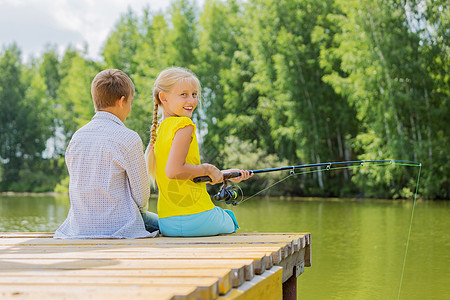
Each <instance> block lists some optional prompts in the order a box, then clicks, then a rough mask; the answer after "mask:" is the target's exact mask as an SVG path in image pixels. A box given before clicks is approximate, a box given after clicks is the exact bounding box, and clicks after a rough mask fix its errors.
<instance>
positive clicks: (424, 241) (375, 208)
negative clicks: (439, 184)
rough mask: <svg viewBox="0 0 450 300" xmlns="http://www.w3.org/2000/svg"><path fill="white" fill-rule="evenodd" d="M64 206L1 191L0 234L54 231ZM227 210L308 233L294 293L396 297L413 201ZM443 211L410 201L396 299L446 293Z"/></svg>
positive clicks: (245, 227)
mask: <svg viewBox="0 0 450 300" xmlns="http://www.w3.org/2000/svg"><path fill="white" fill-rule="evenodd" d="M150 208H151V210H154V209H155V205H154V201H152V202H151V206H150ZM68 209H69V200H68V199H67V198H65V197H51V196H46V197H13V196H0V232H1V231H9V232H11V231H41V232H42V231H44V232H47V231H54V230H55V229H56V228H57V227H58V225H59V224H60V223H61V222H62V221H63V220H64V219H65V217H66V215H67V211H68ZM231 209H232V210H233V211H234V212H235V214H236V217H237V219H238V221H239V225H240V226H241V229H240V231H241V232H311V235H312V267H311V268H306V269H305V273H304V274H302V275H301V276H300V277H299V280H298V293H299V299H358V300H364V299H367V300H369V299H370V300H372V299H397V297H398V292H399V285H400V277H401V272H402V265H403V259H404V254H405V245H406V239H407V236H408V230H409V225H410V217H411V210H412V201H402V202H393V201H381V200H378V201H359V202H355V201H350V200H349V201H345V200H340V201H332V199H314V200H313V201H307V200H302V201H293V200H291V201H289V200H279V199H251V200H249V201H247V202H245V203H243V204H242V205H239V206H236V207H231ZM449 216H450V203H448V202H418V203H417V204H416V208H415V215H414V221H413V224H412V231H411V239H410V243H409V249H408V255H407V260H406V267H405V274H404V278H403V284H402V289H401V294H400V299H450V234H449V229H450V218H449Z"/></svg>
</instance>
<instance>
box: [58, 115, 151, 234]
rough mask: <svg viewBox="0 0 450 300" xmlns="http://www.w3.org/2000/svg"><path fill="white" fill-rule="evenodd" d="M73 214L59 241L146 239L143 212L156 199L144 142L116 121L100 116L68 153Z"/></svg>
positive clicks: (75, 139) (80, 133)
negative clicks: (150, 199)
mask: <svg viewBox="0 0 450 300" xmlns="http://www.w3.org/2000/svg"><path fill="white" fill-rule="evenodd" d="M65 159H66V164H67V169H68V170H69V175H70V183H69V197H70V210H69V214H68V216H67V219H66V220H65V221H64V223H63V224H62V225H61V226H60V227H59V228H58V230H57V231H56V232H55V235H54V237H55V238H63V239H64V238H72V239H75V238H80V239H85V238H142V237H152V236H155V235H156V233H157V232H155V233H153V234H151V233H149V232H147V231H146V230H145V227H144V222H143V220H142V217H141V215H140V210H144V209H145V207H146V205H147V201H148V198H149V197H150V183H149V180H148V175H147V170H146V165H145V160H144V152H143V145H142V140H141V138H140V137H139V135H138V134H137V133H136V132H134V131H133V130H131V129H128V128H127V127H126V126H125V125H124V124H123V122H122V121H121V120H120V119H119V118H118V117H116V116H115V115H113V114H111V113H108V112H104V111H99V112H97V113H96V114H95V115H94V117H93V118H92V120H91V121H90V122H89V123H88V124H86V125H85V126H83V127H82V128H80V129H79V130H78V131H77V132H75V134H74V135H73V137H72V140H71V141H70V143H69V146H68V147H67V149H66V157H65Z"/></svg>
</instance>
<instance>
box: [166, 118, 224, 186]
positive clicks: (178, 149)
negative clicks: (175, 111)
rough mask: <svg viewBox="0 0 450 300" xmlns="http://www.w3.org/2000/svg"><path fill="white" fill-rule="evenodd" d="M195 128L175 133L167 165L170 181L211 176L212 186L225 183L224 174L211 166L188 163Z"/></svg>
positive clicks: (191, 127)
mask: <svg viewBox="0 0 450 300" xmlns="http://www.w3.org/2000/svg"><path fill="white" fill-rule="evenodd" d="M193 131H194V127H193V126H186V127H183V128H180V129H178V130H177V132H176V133H175V136H174V138H173V142H172V147H171V148H170V152H169V158H168V160H167V165H166V175H167V177H168V178H169V179H193V178H194V177H199V176H209V177H210V178H211V179H212V180H211V182H210V183H211V184H216V183H219V182H222V181H223V176H222V172H220V170H219V169H217V168H216V167H215V166H213V165H210V164H201V165H191V164H187V163H186V156H187V154H188V152H189V146H190V144H191V140H192V137H191V136H192V132H193Z"/></svg>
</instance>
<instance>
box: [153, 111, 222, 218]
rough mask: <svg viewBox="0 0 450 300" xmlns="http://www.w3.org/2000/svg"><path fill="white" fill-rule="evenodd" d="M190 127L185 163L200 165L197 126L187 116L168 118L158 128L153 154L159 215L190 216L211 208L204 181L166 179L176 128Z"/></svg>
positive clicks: (163, 216)
mask: <svg viewBox="0 0 450 300" xmlns="http://www.w3.org/2000/svg"><path fill="white" fill-rule="evenodd" d="M186 126H193V127H194V131H193V132H192V141H191V144H190V146H189V151H188V154H187V156H186V163H188V164H191V165H200V164H201V162H200V153H199V148H198V143H197V136H196V135H195V129H196V126H195V124H194V123H193V122H192V120H191V119H189V118H187V117H169V118H166V119H164V120H163V121H162V122H161V124H160V125H159V127H158V130H157V137H156V142H155V145H154V151H155V156H156V182H157V184H158V189H159V196H158V216H159V217H160V218H167V217H173V216H183V215H191V214H196V213H200V212H204V211H207V210H210V209H213V208H214V204H213V203H212V201H211V198H210V196H209V194H208V192H207V191H206V183H205V182H202V183H194V182H193V181H192V180H190V179H187V180H178V179H169V178H167V175H166V165H167V159H168V158H169V152H170V148H171V147H172V142H173V138H174V136H175V133H176V132H177V130H178V129H181V128H184V127H186Z"/></svg>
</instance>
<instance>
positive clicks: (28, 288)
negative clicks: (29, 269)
mask: <svg viewBox="0 0 450 300" xmlns="http://www.w3.org/2000/svg"><path fill="white" fill-rule="evenodd" d="M124 297H126V298H127V299H145V298H148V297H151V298H152V299H173V300H181V299H183V300H185V299H186V300H195V299H198V294H197V289H196V288H195V287H189V286H181V287H180V286H171V287H159V286H140V285H130V286H128V287H127V286H111V285H85V286H72V285H12V284H10V285H8V286H3V285H0V299H2V300H4V299H8V300H9V299H21V300H22V299H33V300H34V299H46V300H47V299H49V300H59V299H108V300H123V299H124Z"/></svg>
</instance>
